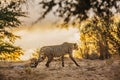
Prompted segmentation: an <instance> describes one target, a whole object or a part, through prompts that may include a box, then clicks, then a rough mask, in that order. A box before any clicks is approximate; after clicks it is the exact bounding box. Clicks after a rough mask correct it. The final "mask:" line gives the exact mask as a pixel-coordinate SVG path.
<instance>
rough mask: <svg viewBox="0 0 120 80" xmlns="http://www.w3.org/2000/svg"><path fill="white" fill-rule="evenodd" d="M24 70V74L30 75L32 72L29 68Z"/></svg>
mask: <svg viewBox="0 0 120 80" xmlns="http://www.w3.org/2000/svg"><path fill="white" fill-rule="evenodd" d="M24 70H25V73H27V74H31V72H32V70H31V68H30V67H28V68H25V69H24Z"/></svg>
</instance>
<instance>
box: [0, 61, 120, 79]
mask: <svg viewBox="0 0 120 80" xmlns="http://www.w3.org/2000/svg"><path fill="white" fill-rule="evenodd" d="M77 62H78V63H79V65H80V67H76V65H75V64H74V63H73V62H72V61H71V60H70V59H65V67H62V66H61V62H60V61H53V62H52V63H51V64H50V68H46V67H45V63H46V61H43V62H42V63H40V64H39V65H38V66H37V68H30V67H22V68H20V67H13V68H9V66H10V65H12V66H14V65H15V66H17V65H24V64H25V63H26V64H28V62H21V63H19V62H0V67H1V66H2V67H6V68H0V80H119V79H120V76H119V74H120V60H119V59H117V60H114V59H112V62H111V60H104V61H101V60H79V59H77ZM23 63H24V64H23Z"/></svg>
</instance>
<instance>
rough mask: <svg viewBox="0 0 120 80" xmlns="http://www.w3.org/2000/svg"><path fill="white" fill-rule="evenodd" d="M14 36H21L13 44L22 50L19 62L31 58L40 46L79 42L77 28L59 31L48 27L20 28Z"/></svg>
mask: <svg viewBox="0 0 120 80" xmlns="http://www.w3.org/2000/svg"><path fill="white" fill-rule="evenodd" d="M14 33H15V34H17V35H19V36H21V39H18V40H16V42H15V44H16V45H18V46H20V47H22V48H23V49H24V55H22V56H21V57H20V59H21V60H28V59H30V58H32V57H33V55H32V53H34V51H35V50H36V49H40V48H41V47H42V46H48V45H59V44H61V43H63V42H76V43H78V41H79V31H78V29H77V28H69V29H60V28H50V27H48V28H47V27H45V28H41V27H36V26H35V27H33V28H30V27H28V28H23V29H22V28H21V29H19V30H15V31H14Z"/></svg>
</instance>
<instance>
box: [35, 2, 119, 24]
mask: <svg viewBox="0 0 120 80" xmlns="http://www.w3.org/2000/svg"><path fill="white" fill-rule="evenodd" d="M119 2H120V1H119V0H59V1H58V0H41V1H40V3H39V4H40V5H41V6H42V8H43V9H44V11H43V12H42V13H41V14H42V15H41V17H40V18H39V19H38V20H37V21H39V20H41V19H43V18H45V16H46V15H47V14H48V13H50V12H53V13H54V14H55V15H56V16H58V17H61V18H62V19H63V23H64V24H67V23H69V22H70V23H72V24H75V23H76V21H77V24H78V22H81V21H82V20H85V19H87V18H88V17H90V14H91V13H93V14H95V15H94V16H96V15H97V16H99V17H106V16H108V15H109V16H110V15H114V14H115V13H119V11H120V10H119V8H120V6H119ZM113 10H114V11H113ZM62 26H63V25H62Z"/></svg>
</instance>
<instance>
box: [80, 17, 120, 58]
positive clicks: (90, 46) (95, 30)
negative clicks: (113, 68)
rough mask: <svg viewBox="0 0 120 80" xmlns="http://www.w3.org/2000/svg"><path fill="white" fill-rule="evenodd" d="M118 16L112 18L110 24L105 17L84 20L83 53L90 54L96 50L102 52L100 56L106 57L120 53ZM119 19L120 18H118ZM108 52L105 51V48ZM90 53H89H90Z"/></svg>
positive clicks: (81, 30) (82, 30) (81, 29)
mask: <svg viewBox="0 0 120 80" xmlns="http://www.w3.org/2000/svg"><path fill="white" fill-rule="evenodd" d="M115 18H116V16H114V17H112V18H111V19H110V23H111V24H110V25H109V26H108V25H107V24H108V22H107V21H106V20H104V18H93V19H89V20H87V21H86V22H84V25H82V26H81V28H80V32H81V33H82V34H81V38H80V39H81V41H82V46H83V47H82V48H83V49H82V50H83V53H85V54H88V53H91V50H92V52H94V51H96V53H100V58H102V59H104V58H105V56H106V55H108V56H106V58H107V57H109V56H110V55H109V54H108V53H110V54H115V53H119V46H120V37H119V35H118V34H120V32H119V27H120V26H119V25H118V24H119V23H120V21H116V20H115ZM118 20H119V19H118ZM106 48H107V49H108V52H105V51H106V50H105V49H106ZM88 55H89V54H88Z"/></svg>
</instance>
